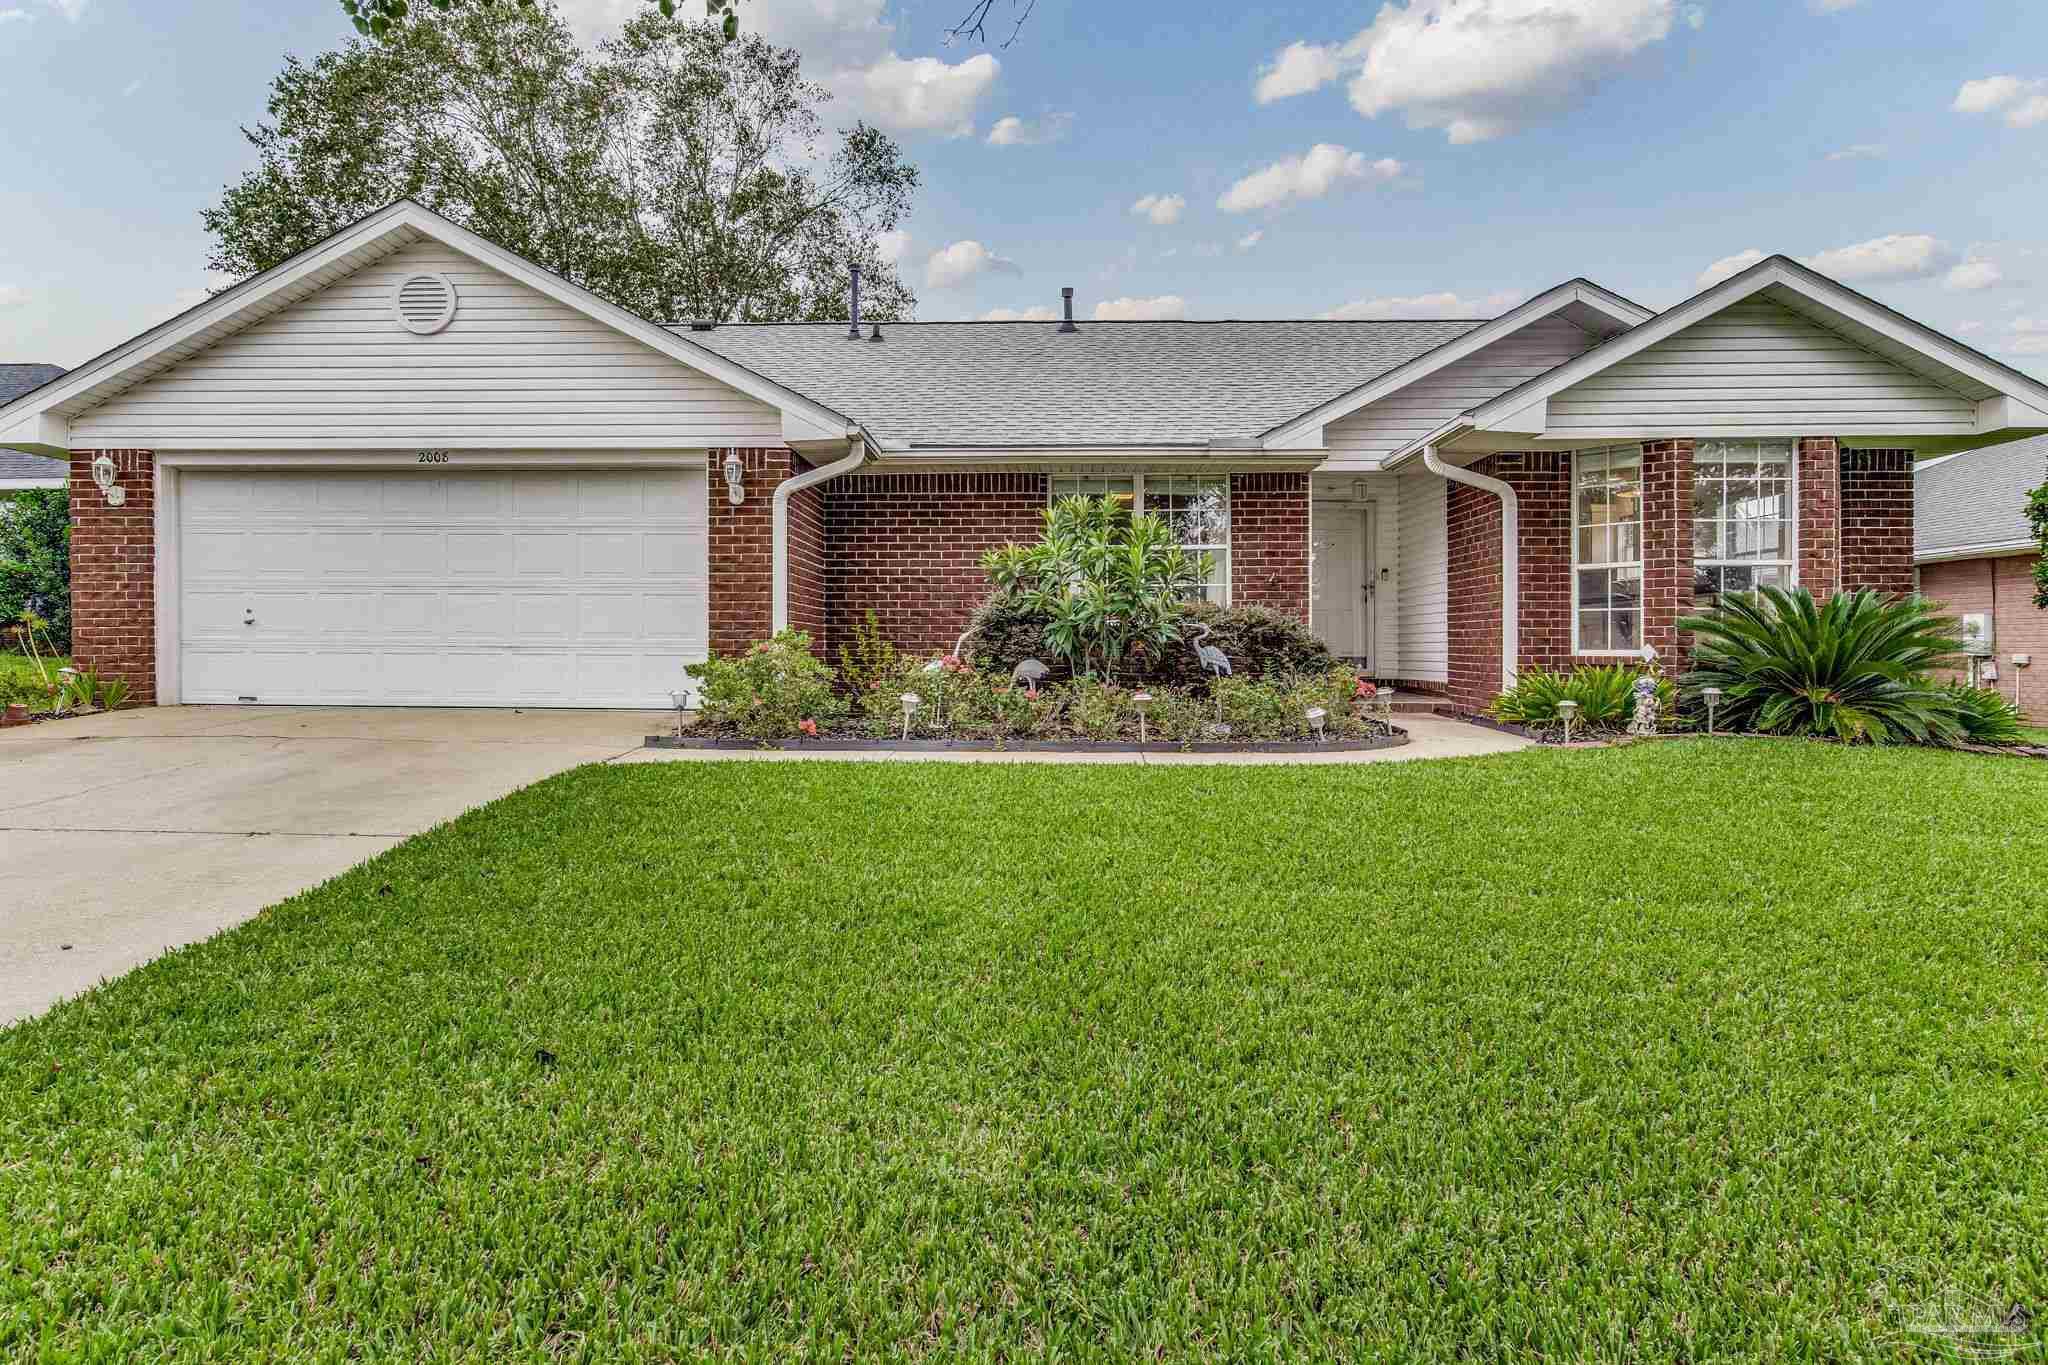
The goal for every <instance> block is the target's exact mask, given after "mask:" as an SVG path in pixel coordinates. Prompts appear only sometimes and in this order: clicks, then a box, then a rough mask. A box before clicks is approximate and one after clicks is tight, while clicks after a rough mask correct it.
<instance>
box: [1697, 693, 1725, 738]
mask: <svg viewBox="0 0 2048 1365" xmlns="http://www.w3.org/2000/svg"><path fill="white" fill-rule="evenodd" d="M1700 695H1701V696H1702V697H1705V698H1706V699H1707V733H1708V734H1710V735H1711V734H1713V733H1714V708H1715V707H1717V706H1719V705H1720V704H1721V689H1720V688H1718V687H1707V688H1702V689H1701V690H1700Z"/></svg>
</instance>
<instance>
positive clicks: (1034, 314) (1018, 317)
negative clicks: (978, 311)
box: [981, 304, 1059, 322]
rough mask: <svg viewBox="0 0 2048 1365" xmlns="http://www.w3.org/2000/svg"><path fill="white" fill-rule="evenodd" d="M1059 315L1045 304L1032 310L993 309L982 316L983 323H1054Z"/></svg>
mask: <svg viewBox="0 0 2048 1365" xmlns="http://www.w3.org/2000/svg"><path fill="white" fill-rule="evenodd" d="M1058 318H1059V314H1058V313H1055V312H1054V311H1053V310H1052V309H1050V308H1047V307H1046V306H1045V305H1044V304H1039V305H1037V306H1036V307H1032V308H991V309H989V310H988V311H987V312H986V313H983V314H982V315H981V320H982V321H983V322H1054V321H1057V320H1058Z"/></svg>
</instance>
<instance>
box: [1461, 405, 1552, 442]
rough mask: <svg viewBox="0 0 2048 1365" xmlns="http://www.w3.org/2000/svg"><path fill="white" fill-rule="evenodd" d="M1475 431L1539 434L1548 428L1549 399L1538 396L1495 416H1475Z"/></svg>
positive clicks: (1518, 434)
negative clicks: (1479, 417) (1530, 401)
mask: <svg viewBox="0 0 2048 1365" xmlns="http://www.w3.org/2000/svg"><path fill="white" fill-rule="evenodd" d="M1472 426H1473V429H1474V430H1476V431H1505V432H1512V433H1513V434H1515V435H1517V436H1541V435H1542V434H1543V433H1544V432H1546V431H1548V430H1549V429H1550V400H1549V399H1547V398H1538V399H1537V400H1535V401H1534V402H1532V403H1524V404H1523V405H1522V406H1521V407H1519V408H1514V409H1511V410H1510V411H1507V412H1503V413H1500V414H1498V415H1497V416H1493V417H1487V418H1484V419H1478V418H1475V419H1474V421H1473V423H1472Z"/></svg>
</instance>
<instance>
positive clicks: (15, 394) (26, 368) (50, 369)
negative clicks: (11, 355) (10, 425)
mask: <svg viewBox="0 0 2048 1365" xmlns="http://www.w3.org/2000/svg"><path fill="white" fill-rule="evenodd" d="M63 373H64V367H63V366H62V365H0V406H4V405H6V404H8V403H12V402H13V401H14V400H15V399H17V398H19V397H21V396H22V395H23V394H25V393H28V392H30V391H31V390H33V389H39V388H41V387H42V386H43V385H45V384H47V383H49V382H50V381H51V380H52V379H56V378H58V377H59V376H61V375H62V374H63Z"/></svg>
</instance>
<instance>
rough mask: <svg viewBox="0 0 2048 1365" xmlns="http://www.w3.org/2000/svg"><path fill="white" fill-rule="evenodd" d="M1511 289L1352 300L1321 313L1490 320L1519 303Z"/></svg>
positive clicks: (1343, 317) (1345, 318)
mask: <svg viewBox="0 0 2048 1365" xmlns="http://www.w3.org/2000/svg"><path fill="white" fill-rule="evenodd" d="M1522 298H1523V296H1522V295H1521V294H1520V293H1519V292H1516V291H1514V290H1505V289H1504V290H1501V291H1500V292H1499V293H1494V294H1485V295H1476V296H1474V297H1471V298H1467V297H1465V296H1464V295H1462V294H1456V293H1452V292H1451V291H1450V290H1445V291H1443V292H1442V293H1438V294H1411V295H1408V296H1407V297H1405V298H1404V297H1398V296H1396V297H1389V298H1378V299H1354V300H1352V301H1351V302H1350V303H1347V304H1345V305H1344V306H1343V307H1341V308H1332V309H1331V310H1330V311H1329V312H1327V313H1325V314H1323V316H1324V317H1326V318H1331V319H1335V320H1338V321H1349V320H1352V319H1356V318H1491V317H1498V316H1500V315H1501V314H1502V313H1505V312H1507V311H1508V309H1510V308H1512V307H1514V306H1515V305H1516V304H1518V303H1520V302H1521V301H1522Z"/></svg>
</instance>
